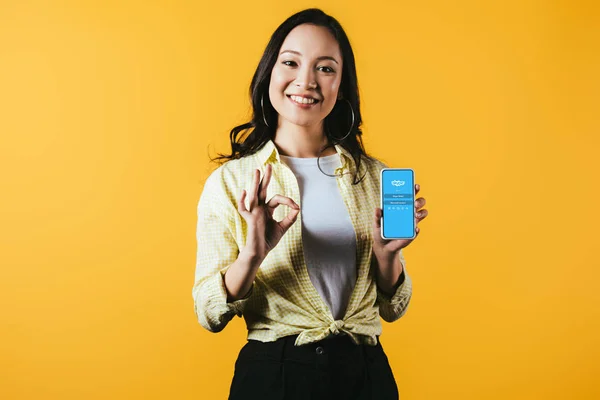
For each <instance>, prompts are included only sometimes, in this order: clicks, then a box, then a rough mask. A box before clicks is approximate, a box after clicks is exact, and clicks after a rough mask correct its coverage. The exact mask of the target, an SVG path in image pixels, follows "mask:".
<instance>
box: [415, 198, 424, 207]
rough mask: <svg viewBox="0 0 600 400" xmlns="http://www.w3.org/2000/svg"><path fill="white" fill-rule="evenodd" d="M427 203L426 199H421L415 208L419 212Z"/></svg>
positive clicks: (417, 201)
mask: <svg viewBox="0 0 600 400" xmlns="http://www.w3.org/2000/svg"><path fill="white" fill-rule="evenodd" d="M425 203H426V201H425V198H423V197H419V198H418V199H417V200H416V201H415V208H416V209H417V210H418V209H419V208H421V207H423V206H424V205H425Z"/></svg>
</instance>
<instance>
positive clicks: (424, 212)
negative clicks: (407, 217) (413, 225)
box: [416, 209, 429, 221]
mask: <svg viewBox="0 0 600 400" xmlns="http://www.w3.org/2000/svg"><path fill="white" fill-rule="evenodd" d="M427 215H429V211H427V210H426V209H422V210H420V211H419V212H418V213H417V214H416V216H417V219H418V220H419V221H422V220H423V219H425V217H426V216H427Z"/></svg>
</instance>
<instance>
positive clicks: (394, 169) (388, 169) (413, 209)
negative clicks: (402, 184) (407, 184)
mask: <svg viewBox="0 0 600 400" xmlns="http://www.w3.org/2000/svg"><path fill="white" fill-rule="evenodd" d="M384 171H410V172H411V174H412V191H413V207H412V215H413V221H414V222H413V224H414V229H413V236H410V237H408V236H407V237H385V236H384V235H383V216H384V214H385V211H384V207H383V172H384ZM416 195H417V194H416V191H415V170H414V169H412V168H383V169H382V170H381V171H380V173H379V208H381V220H380V221H379V222H380V225H381V229H380V234H381V238H382V239H385V240H393V239H414V238H415V237H416V236H417V232H416V229H417V223H416V215H415V207H414V204H415V201H416V199H415V197H416Z"/></svg>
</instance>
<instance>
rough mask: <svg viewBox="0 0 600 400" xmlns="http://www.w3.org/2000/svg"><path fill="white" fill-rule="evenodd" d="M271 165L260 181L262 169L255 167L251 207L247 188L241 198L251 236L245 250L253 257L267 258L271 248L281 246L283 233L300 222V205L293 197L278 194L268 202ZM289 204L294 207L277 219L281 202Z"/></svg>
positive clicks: (240, 202)
mask: <svg viewBox="0 0 600 400" xmlns="http://www.w3.org/2000/svg"><path fill="white" fill-rule="evenodd" d="M272 168H273V167H272V166H271V164H267V167H266V170H265V175H264V176H263V178H262V180H260V182H259V179H260V170H258V169H256V170H254V179H253V180H252V187H251V188H250V192H249V193H248V202H249V207H248V209H247V208H246V204H245V202H244V200H245V199H246V190H245V189H244V190H243V191H242V195H241V197H240V199H239V200H238V211H239V213H240V214H241V215H242V217H243V218H244V219H245V220H246V222H247V224H248V235H247V237H246V247H245V248H244V251H246V252H247V253H249V254H250V255H252V256H255V257H260V258H265V257H266V256H267V254H269V252H270V251H271V250H273V249H274V248H275V246H277V243H279V241H280V240H281V238H282V237H283V235H284V234H285V233H286V232H287V230H288V229H289V228H290V227H291V226H292V224H293V223H294V222H295V221H296V217H297V216H298V213H299V212H300V207H299V206H298V204H296V202H294V200H292V199H291V198H289V197H285V196H281V195H279V194H276V195H275V196H273V197H272V198H271V200H269V202H268V203H265V201H266V197H267V186H269V182H270V180H271V173H272ZM280 204H284V205H287V206H289V207H290V208H291V209H292V210H291V211H290V212H289V213H288V215H287V216H286V217H285V218H284V219H283V220H281V221H279V222H278V221H275V220H274V219H273V211H275V209H276V208H277V207H278V206H279V205H280Z"/></svg>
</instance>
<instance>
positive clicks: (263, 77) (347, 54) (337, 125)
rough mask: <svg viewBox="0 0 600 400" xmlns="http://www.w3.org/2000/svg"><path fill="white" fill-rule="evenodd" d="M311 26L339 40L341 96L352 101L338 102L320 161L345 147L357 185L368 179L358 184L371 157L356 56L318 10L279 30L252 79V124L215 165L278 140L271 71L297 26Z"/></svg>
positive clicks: (242, 127) (326, 126)
mask: <svg viewBox="0 0 600 400" xmlns="http://www.w3.org/2000/svg"><path fill="white" fill-rule="evenodd" d="M307 23H308V24H313V25H317V26H322V27H325V28H327V29H328V30H329V31H330V32H331V33H332V35H333V36H334V37H335V39H336V40H337V42H338V44H339V46H340V50H341V52H342V59H343V68H342V81H341V84H340V88H339V91H340V93H339V94H341V96H342V97H343V98H344V99H346V100H348V101H338V102H336V105H335V106H334V108H333V110H332V111H331V112H330V113H329V115H327V117H325V121H324V126H323V131H324V132H325V134H326V135H327V138H328V139H329V144H328V145H327V146H325V147H324V148H323V149H321V151H320V152H319V157H320V154H321V153H322V152H323V151H324V150H325V149H327V148H328V147H333V145H335V144H340V145H341V146H343V147H344V148H345V149H346V150H348V152H349V153H350V154H351V155H352V158H353V159H354V162H355V164H356V172H355V174H354V179H353V184H358V183H359V182H360V181H361V180H362V179H363V178H364V175H363V177H361V178H360V179H358V180H357V175H358V172H359V171H360V164H361V158H362V157H363V156H364V157H367V158H371V157H370V156H368V155H367V153H366V151H365V149H364V145H363V143H362V131H361V129H360V126H361V124H362V118H361V114H360V99H359V95H358V79H357V76H356V64H355V62H354V52H353V51H352V47H351V46H350V41H349V40H348V36H347V35H346V32H344V29H343V28H342V26H341V25H340V23H339V22H338V21H337V20H336V19H335V18H333V17H332V16H329V15H327V14H325V13H324V12H323V11H321V10H320V9H318V8H310V9H307V10H304V11H300V12H298V13H296V14H294V15H292V16H291V17H289V18H288V19H286V20H285V21H284V22H283V23H282V24H281V25H279V27H278V28H277V29H276V30H275V32H274V33H273V35H272V36H271V39H270V40H269V43H268V44H267V47H266V49H265V51H264V53H263V56H262V58H261V59H260V62H259V63H258V68H257V69H256V72H255V73H254V76H253V77H252V83H251V84H250V99H251V102H252V109H253V113H252V120H251V121H250V122H247V123H245V124H242V125H238V126H236V127H235V128H233V129H232V130H231V132H230V134H229V137H230V140H231V154H228V155H224V154H221V153H217V154H219V157H216V158H214V159H211V161H216V160H225V161H227V160H232V159H237V158H242V157H244V156H247V155H251V154H253V153H255V152H257V151H258V150H260V149H261V148H262V146H264V144H265V143H267V142H268V141H269V140H270V139H272V138H273V137H274V135H275V127H276V126H277V119H278V116H277V111H276V110H275V109H274V108H273V106H272V105H271V102H270V101H269V96H268V93H269V82H270V80H271V71H272V70H273V66H274V65H275V62H276V61H277V57H278V53H279V50H280V49H281V45H282V44H283V41H284V40H285V38H286V37H287V35H288V34H289V33H290V31H291V30H292V29H294V28H295V27H296V26H298V25H301V24H307ZM265 94H267V96H264V95H265ZM263 96H264V97H263ZM261 100H262V101H263V102H264V109H263V107H262V106H261ZM348 102H349V103H348ZM349 106H351V107H352V109H353V110H354V124H353V125H352V126H350V124H351V121H352V119H351V111H350V110H349V109H348V107H349ZM265 120H266V123H265ZM242 132H246V133H247V132H249V134H248V135H246V137H245V138H244V140H241V139H242V137H241V136H240V134H241V133H242ZM348 132H350V134H348ZM346 135H347V136H346ZM238 136H240V137H238ZM242 136H243V135H242ZM344 136H346V138H344ZM342 138H343V140H341V141H340V140H339V139H342Z"/></svg>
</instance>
